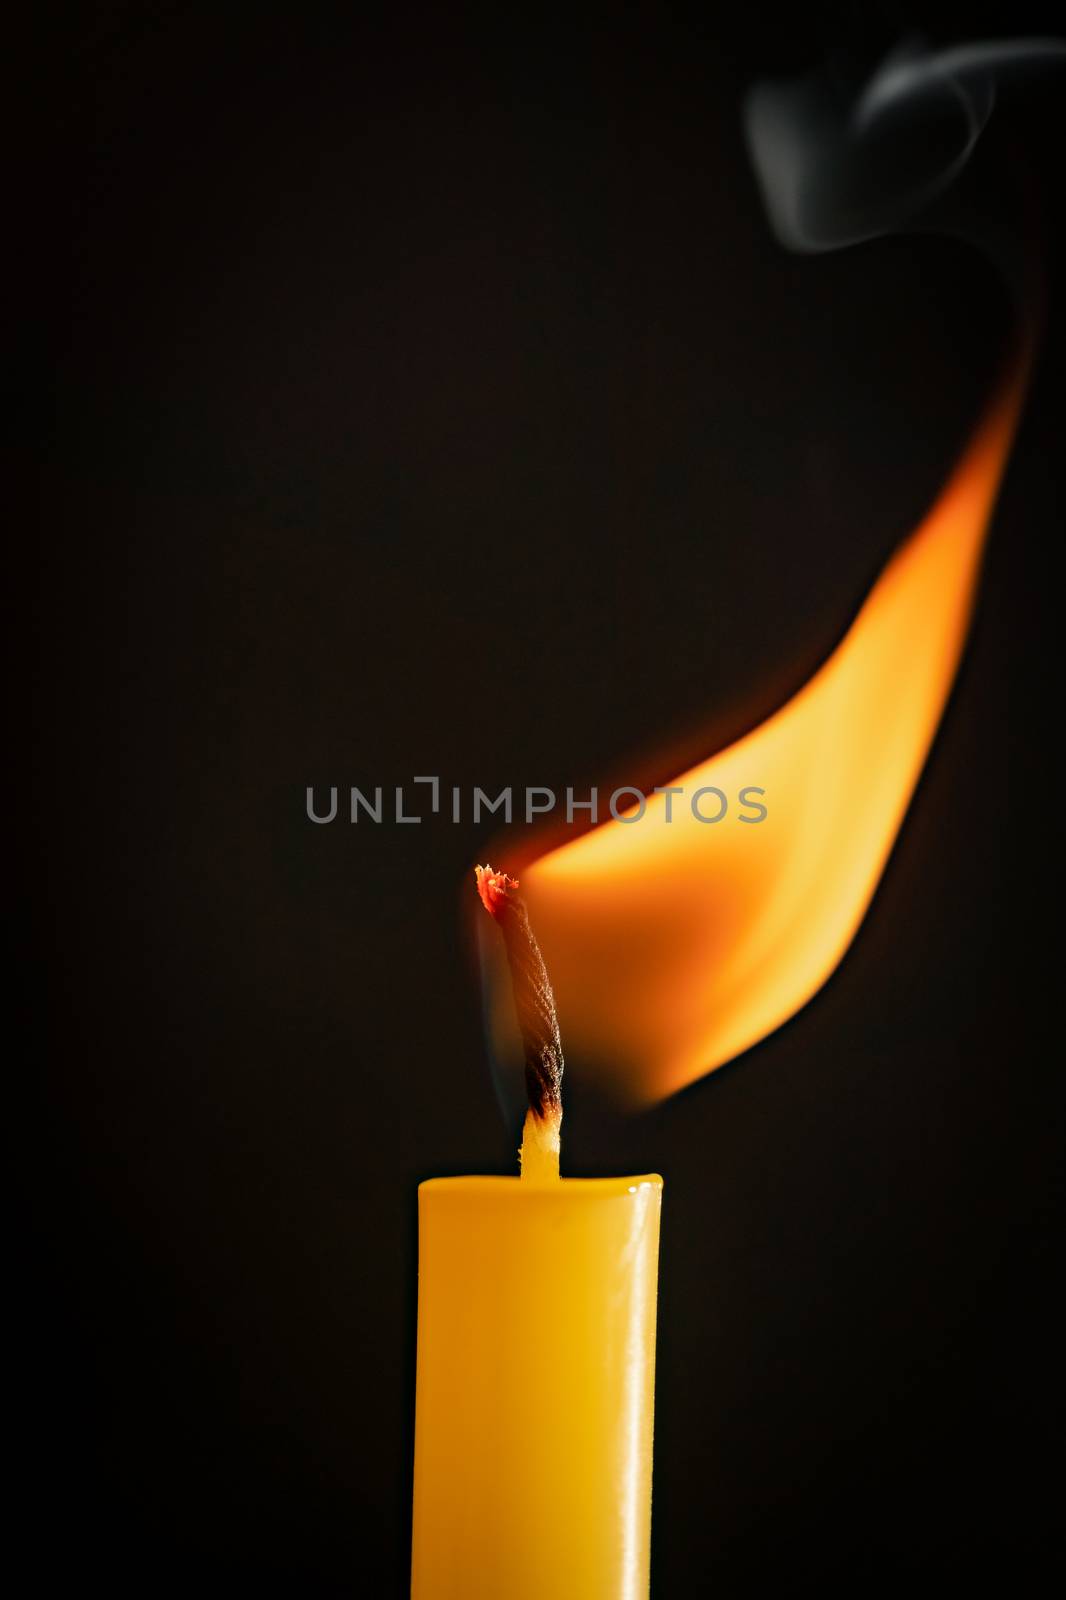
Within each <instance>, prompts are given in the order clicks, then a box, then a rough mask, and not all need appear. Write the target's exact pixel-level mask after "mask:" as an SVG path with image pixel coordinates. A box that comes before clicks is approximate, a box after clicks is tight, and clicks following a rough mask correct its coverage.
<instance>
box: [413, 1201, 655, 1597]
mask: <svg viewBox="0 0 1066 1600" xmlns="http://www.w3.org/2000/svg"><path fill="white" fill-rule="evenodd" d="M661 1196H662V1179H661V1178H658V1177H654V1176H651V1177H642V1178H604V1179H601V1178H590V1179H573V1178H564V1179H556V1180H555V1181H554V1182H552V1183H545V1184H531V1183H529V1182H525V1181H523V1180H522V1179H519V1178H437V1179H432V1180H431V1181H430V1182H428V1183H423V1184H422V1185H421V1187H420V1189H419V1196H418V1199H419V1283H418V1378H417V1399H416V1405H417V1416H416V1429H415V1487H414V1532H413V1558H412V1578H411V1593H412V1596H413V1597H414V1600H446V1597H447V1600H452V1597H454V1600H473V1597H475V1596H476V1597H478V1600H636V1597H637V1596H646V1595H647V1592H648V1554H649V1544H650V1532H651V1458H652V1404H653V1390H654V1376H655V1297H656V1287H657V1280H658V1259H659V1208H660V1200H661Z"/></svg>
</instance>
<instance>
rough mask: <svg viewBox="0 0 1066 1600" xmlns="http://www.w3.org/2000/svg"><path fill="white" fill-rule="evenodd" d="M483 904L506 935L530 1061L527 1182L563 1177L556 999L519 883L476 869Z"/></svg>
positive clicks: (560, 1059) (525, 1157)
mask: <svg viewBox="0 0 1066 1600" xmlns="http://www.w3.org/2000/svg"><path fill="white" fill-rule="evenodd" d="M474 872H475V876H476V878H477V892H478V894H479V895H480V896H481V903H482V905H483V906H484V907H485V910H486V911H487V912H488V913H489V915H490V916H491V917H492V918H493V919H494V921H495V923H496V925H497V927H498V928H499V930H500V932H501V934H502V935H503V943H504V948H505V950H506V952H507V965H508V967H509V969H510V973H511V989H512V993H513V995H514V1007H515V1014H516V1016H517V1019H518V1030H519V1033H520V1034H521V1036H522V1050H523V1054H524V1057H525V1075H526V1092H527V1093H528V1095H529V1110H528V1111H527V1112H526V1120H525V1127H524V1129H523V1131H522V1150H521V1160H522V1176H523V1178H528V1179H533V1180H536V1179H549V1178H557V1177H558V1176H559V1131H560V1127H561V1125H562V1120H563V1100H562V1080H563V1045H562V1040H561V1039H560V1037H559V1023H558V1019H557V1017H556V1014H555V996H554V995H553V994H552V987H551V983H550V981H549V979H548V969H547V968H546V967H545V965H544V957H543V956H542V955H541V953H540V946H539V945H538V944H537V941H536V938H535V937H534V934H533V929H532V928H531V927H530V925H529V913H528V912H527V910H526V905H525V901H524V900H522V898H521V897H520V895H519V894H518V879H517V878H509V877H508V876H507V874H506V873H505V872H496V871H494V870H493V868H492V867H490V866H484V867H475V869H474Z"/></svg>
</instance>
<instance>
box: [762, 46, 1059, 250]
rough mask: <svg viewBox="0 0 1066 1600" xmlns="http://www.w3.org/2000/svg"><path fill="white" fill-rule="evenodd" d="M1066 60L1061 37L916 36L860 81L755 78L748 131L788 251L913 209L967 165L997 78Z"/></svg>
mask: <svg viewBox="0 0 1066 1600" xmlns="http://www.w3.org/2000/svg"><path fill="white" fill-rule="evenodd" d="M1064 62H1066V40H1063V39H1051V38H1047V39H1043V38H1036V39H1009V40H997V41H992V42H989V43H983V44H964V45H956V46H953V47H951V48H949V49H944V50H937V51H932V50H930V49H928V48H927V47H926V45H925V44H924V43H923V42H922V41H921V40H918V39H909V40H906V41H904V42H903V43H902V44H901V45H900V46H898V47H897V48H896V49H895V50H893V51H892V52H891V53H890V54H889V55H888V56H887V57H886V58H885V60H884V61H883V62H882V63H881V65H880V66H879V67H878V69H877V70H876V72H875V73H874V74H873V76H872V77H871V78H870V79H869V80H868V81H867V82H866V83H864V84H855V83H854V82H848V81H847V80H846V79H845V78H843V77H842V76H841V75H840V74H839V73H834V72H833V71H832V70H830V69H825V70H823V71H820V72H818V73H816V74H814V75H813V76H811V77H809V78H804V79H802V80H800V81H796V82H791V83H783V84H782V83H757V84H756V85H755V86H754V87H753V88H752V89H751V90H750V91H749V93H748V95H747V97H746V100H745V102H744V107H743V119H744V132H745V137H746V140H747V145H748V151H749V154H750V157H751V162H752V166H753V167H754V169H755V174H756V177H757V179H758V183H759V187H760V189H761V190H762V195H763V200H764V203H765V206H766V211H767V215H768V217H769V219H770V222H771V225H772V226H773V229H774V232H775V233H776V234H777V237H778V239H779V240H780V241H781V243H782V244H783V245H785V246H786V247H787V248H788V249H790V250H798V251H804V252H810V251H818V250H832V249H835V248H837V247H839V246H841V245H847V244H857V243H859V242H860V241H861V240H864V239H873V238H877V237H878V236H879V235H881V234H885V233H890V232H892V231H894V230H895V229H896V228H898V227H900V226H901V225H903V224H904V223H907V222H910V221H912V220H914V219H916V218H917V217H918V216H919V215H920V214H921V213H922V212H924V211H925V210H926V209H927V208H928V207H929V206H930V204H931V202H933V201H934V200H936V199H937V198H939V197H940V196H941V195H943V194H944V193H945V191H946V190H947V189H948V188H949V186H950V185H951V183H952V181H953V180H954V179H955V178H956V177H957V175H958V174H959V173H960V172H961V170H962V168H963V167H964V166H965V165H966V163H967V161H968V160H969V157H970V154H971V152H972V151H973V148H974V146H975V145H976V143H977V141H978V139H979V138H980V136H981V131H982V129H983V128H984V126H985V124H986V123H987V121H988V118H989V116H990V115H991V112H992V108H993V105H994V104H995V98H996V93H997V87H999V86H1009V85H1010V84H1011V83H1013V82H1015V81H1017V80H1018V79H1019V78H1022V77H1024V76H1026V75H1028V74H1032V73H1034V72H1035V71H1038V70H1039V69H1042V68H1046V67H1048V66H1050V65H1055V64H1057V65H1062V64H1063V63H1064Z"/></svg>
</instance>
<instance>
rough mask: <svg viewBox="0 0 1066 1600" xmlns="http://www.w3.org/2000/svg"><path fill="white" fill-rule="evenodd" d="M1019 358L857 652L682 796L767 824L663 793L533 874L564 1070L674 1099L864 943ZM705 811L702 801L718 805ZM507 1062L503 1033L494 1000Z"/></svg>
mask: <svg viewBox="0 0 1066 1600" xmlns="http://www.w3.org/2000/svg"><path fill="white" fill-rule="evenodd" d="M1027 370H1028V357H1027V352H1026V351H1024V350H1023V353H1022V355H1021V356H1020V358H1019V359H1018V360H1017V361H1016V362H1015V363H1014V365H1013V368H1012V369H1011V371H1010V372H1009V374H1008V377H1007V379H1006V381H1005V382H1004V383H1003V384H1002V385H1001V387H1000V388H999V389H998V390H997V392H996V393H995V395H994V397H993V399H992V400H991V402H990V403H989V405H988V407H987V410H986V412H985V414H984V415H983V417H982V419H981V420H980V422H979V424H978V426H977V428H976V430H975V432H974V435H973V437H972V439H971V440H970V443H969V444H968V446H967V448H966V450H965V451H964V453H963V455H962V458H961V460H960V461H959V462H958V464H957V465H956V467H955V469H954V471H953V472H952V473H951V475H950V477H949V479H948V481H947V483H946V485H945V487H944V489H943V490H942V492H941V494H940V496H939V498H938V499H937V501H936V503H935V504H934V505H933V507H932V509H931V510H930V512H929V513H928V515H927V516H926V518H925V520H924V521H923V522H922V523H921V525H920V526H919V527H918V528H917V530H916V531H915V532H914V533H913V534H912V535H911V536H910V538H909V539H908V540H907V541H906V542H905V543H904V544H903V546H902V547H901V548H900V549H899V550H898V551H897V553H896V554H895V556H894V557H893V558H892V560H891V561H890V562H889V563H888V565H887V567H886V568H885V570H884V572H883V573H882V574H881V576H880V578H879V579H878V581H877V583H876V584H875V585H874V587H873V589H872V590H871V592H870V594H869V596H868V597H867V599H866V601H865V603H864V604H863V606H862V608H861V610H860V611H859V613H858V615H857V616H856V618H855V620H854V622H853V623H852V625H851V627H850V629H849V630H848V632H847V634H846V635H845V637H844V638H843V640H842V641H841V643H840V644H839V646H838V647H837V648H836V650H835V651H834V652H833V654H832V655H831V656H830V657H829V659H828V660H827V661H826V662H825V664H824V666H822V667H821V668H820V670H819V671H818V672H817V673H815V675H814V677H813V678H811V679H810V681H809V682H808V683H807V684H806V685H805V686H804V687H803V688H802V689H801V690H800V691H799V692H798V693H797V694H796V695H795V696H794V697H793V698H792V699H791V700H789V701H788V702H787V703H786V704H785V705H784V706H782V708H781V709H780V710H779V711H777V712H776V713H775V714H774V715H773V716H771V717H770V718H769V719H768V720H767V721H766V722H764V723H762V724H761V726H759V727H757V728H755V729H753V730H752V732H750V733H749V734H747V735H746V736H745V737H744V738H742V739H740V740H739V741H738V742H737V743H735V744H733V745H731V746H730V747H729V748H728V749H725V750H723V751H721V752H720V753H719V754H717V755H715V756H713V757H712V758H711V759H710V760H708V761H706V762H703V763H701V764H700V765H699V766H696V767H693V768H692V769H691V770H690V771H688V772H686V773H684V774H682V775H681V776H680V777H678V778H676V779H674V780H673V782H674V783H675V784H678V785H682V786H683V787H684V789H685V791H686V794H690V793H691V792H693V791H695V790H696V789H697V788H699V787H700V786H701V785H711V784H714V785H716V786H717V787H718V788H720V789H722V790H724V791H725V793H726V794H727V795H732V794H735V793H736V792H737V791H738V790H739V789H740V788H742V787H743V786H745V785H751V784H758V785H760V786H761V787H762V788H764V789H765V790H766V794H765V797H764V803H765V805H766V806H767V816H766V818H765V820H763V821H762V822H760V823H759V824H758V825H757V826H752V825H743V824H741V823H739V822H737V821H735V820H734V818H733V814H732V813H730V816H729V819H728V820H726V821H723V822H722V823H721V824H719V825H717V826H713V825H708V824H706V823H703V822H700V821H698V820H696V819H695V818H694V817H693V816H692V814H691V809H690V806H689V804H688V803H687V802H686V800H685V796H677V797H675V798H674V801H673V816H672V820H671V821H670V822H667V820H666V803H667V802H666V798H665V797H664V796H649V798H648V802H647V809H646V811H645V813H644V815H643V816H642V817H641V818H640V820H639V821H630V822H625V821H622V822H619V821H617V820H612V821H610V822H608V823H605V824H603V825H601V826H600V827H598V828H595V829H593V831H592V832H590V833H587V834H585V835H584V836H583V837H581V838H578V839H574V840H571V841H569V842H568V843H565V844H563V845H561V846H560V847H559V848H557V849H553V850H551V851H550V852H549V853H548V854H546V855H543V856H541V857H540V858H539V859H538V860H536V861H534V862H533V863H532V864H529V865H527V866H526V867H525V870H524V873H523V881H522V888H523V893H524V895H525V897H526V901H527V904H528V906H529V910H530V916H531V918H532V920H533V923H534V926H535V927H536V930H537V937H538V939H539V940H540V944H541V947H542V949H543V951H544V956H545V960H546V962H547V964H548V970H549V971H550V973H551V975H552V983H553V987H554V989H555V995H556V1000H557V1003H558V1009H559V1018H560V1025H561V1029H562V1034H563V1038H564V1040H565V1042H566V1046H567V1051H568V1054H569V1055H570V1056H572V1057H573V1058H576V1059H578V1060H581V1061H588V1062H589V1063H602V1064H608V1070H609V1072H610V1074H611V1077H612V1080H613V1082H614V1084H615V1087H616V1088H620V1089H621V1091H622V1094H623V1097H624V1098H627V1099H629V1100H631V1101H633V1102H636V1103H641V1102H645V1103H646V1102H649V1101H652V1100H657V1099H659V1098H661V1097H663V1096H665V1095H669V1094H672V1093H673V1092H675V1091H676V1090H678V1089H681V1088H683V1087H684V1086H685V1085H686V1084H689V1083H692V1082H693V1081H694V1080H695V1079H697V1078H699V1077H701V1076H702V1075H703V1074H705V1073H707V1072H710V1071H712V1070H713V1069H714V1068H715V1067H718V1066H721V1065H722V1064H723V1063H724V1062H727V1061H730V1060H732V1059H733V1058H734V1057H735V1056H737V1055H739V1054H740V1053H741V1051H743V1050H747V1049H748V1048H749V1047H750V1046H752V1045H754V1044H756V1043H758V1041H759V1040H760V1039H763V1038H765V1037H766V1035H767V1034H769V1033H771V1032H772V1031H773V1030H774V1029H775V1028H778V1027H780V1026H781V1024H782V1023H784V1022H786V1021H787V1020H788V1018H789V1017H791V1016H792V1015H793V1014H794V1013H795V1012H796V1011H798V1010H799V1008H800V1007H801V1006H802V1005H804V1004H805V1003H806V1002H807V1001H808V1000H809V999H810V998H811V997H812V996H813V995H814V994H815V993H816V992H817V991H818V990H819V989H820V988H821V986H822V985H823V984H824V983H825V982H826V981H827V979H828V978H829V977H830V976H831V974H832V973H833V971H834V970H835V968H836V967H837V966H838V965H839V963H840V961H841V960H842V958H843V956H844V954H845V952H846V951H847V949H848V947H849V945H850V944H851V941H852V940H853V938H854V937H855V934H856V932H857V930H858V928H859V925H860V923H861V921H862V918H863V916H864V915H865V912H866V909H867V907H868V906H869V904H870V901H871V899H872V897H873V894H874V892H875V890H876V888H877V885H878V882H879V881H880V878H881V875H882V873H883V872H884V870H885V865H886V862H887V860H888V857H889V854H890V852H891V850H892V846H893V843H894V842H895V839H896V835H897V834H898V832H899V829H900V826H901V825H902V822H903V818H904V815H905V813H906V810H907V806H908V804H909V802H910V799H911V796H912V794H913V793H914V789H915V786H916V784H917V782H918V779H919V777H920V775H921V771H922V766H923V764H924V762H925V759H926V756H927V754H928V752H929V748H930V745H931V744H932V741H933V738H934V735H935V733H936V729H937V726H938V724H939V721H940V718H941V715H942V713H943V710H944V706H945V703H946V701H947V698H948V695H949V693H950V690H951V686H952V683H953V681H954V677H955V673H956V670H957V668H958V665H959V660H960V657H961V655H962V651H963V646H964V644H965V640H966V634H967V630H968V627H969V622H970V616H971V612H972V609H973V602H974V596H975V591H976V586H977V579H978V575H979V570H980V562H981V553H982V549H983V545H984V541H985V532H986V529H987V526H988V520H989V517H990V514H991V511H992V507H993V503H994V500H995V496H996V492H997V490H998V487H999V483H1000V480H1001V478H1002V475H1003V471H1004V468H1005V465H1006V460H1007V456H1008V453H1009V451H1010V445H1011V441H1012V438H1013V436H1014V432H1015V429H1016V426H1017V421H1018V414H1019V410H1020V406H1021V401H1022V396H1023V393H1024V388H1025V378H1026V373H1027ZM705 803H706V802H705ZM492 998H493V999H494V1000H496V999H498V1000H499V1005H498V1007H497V1008H496V1010H495V1011H494V1013H493V1014H491V1015H490V1025H491V1027H492V1029H493V1032H494V1036H495V1042H496V1045H497V1049H498V1051H499V1053H500V1054H501V1056H503V1055H505V1054H506V1038H507V1031H508V1028H509V1026H510V1024H509V1020H508V1015H507V1006H506V994H505V986H502V987H501V988H500V990H499V993H498V994H497V995H494V996H493V997H492Z"/></svg>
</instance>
